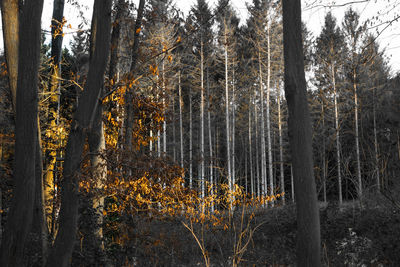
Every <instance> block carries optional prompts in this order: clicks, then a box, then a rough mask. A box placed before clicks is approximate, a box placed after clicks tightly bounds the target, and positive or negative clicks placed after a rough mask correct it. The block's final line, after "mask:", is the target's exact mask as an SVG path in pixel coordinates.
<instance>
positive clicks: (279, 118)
mask: <svg viewBox="0 0 400 267" xmlns="http://www.w3.org/2000/svg"><path fill="white" fill-rule="evenodd" d="M277 91H278V99H277V102H278V131H279V161H280V163H279V165H280V176H281V182H280V183H281V192H282V193H283V195H282V204H283V205H285V173H284V168H283V136H282V114H281V88H280V86H278V87H277Z"/></svg>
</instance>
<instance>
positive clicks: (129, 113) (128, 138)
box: [124, 0, 146, 150]
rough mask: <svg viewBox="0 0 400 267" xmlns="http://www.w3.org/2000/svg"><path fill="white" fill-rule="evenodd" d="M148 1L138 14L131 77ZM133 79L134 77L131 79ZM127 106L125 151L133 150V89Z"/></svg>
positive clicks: (126, 97)
mask: <svg viewBox="0 0 400 267" xmlns="http://www.w3.org/2000/svg"><path fill="white" fill-rule="evenodd" d="M145 2H146V0H140V2H139V8H138V12H137V18H136V23H135V34H134V40H133V47H132V62H131V67H130V76H133V73H134V72H135V69H136V62H137V58H138V48H139V33H140V28H141V26H142V18H143V10H144V4H145ZM130 78H131V79H132V78H133V77H130ZM125 103H126V104H125V105H126V118H125V122H124V125H125V140H124V141H125V149H127V150H131V149H132V128H133V121H132V113H133V106H132V92H131V88H128V89H127V90H126V94H125Z"/></svg>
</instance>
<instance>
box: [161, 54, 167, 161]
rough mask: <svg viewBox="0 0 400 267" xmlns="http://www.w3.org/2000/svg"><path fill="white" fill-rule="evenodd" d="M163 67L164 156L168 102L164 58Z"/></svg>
mask: <svg viewBox="0 0 400 267" xmlns="http://www.w3.org/2000/svg"><path fill="white" fill-rule="evenodd" d="M161 69H162V90H163V98H162V103H163V106H164V111H163V113H164V114H163V115H164V121H163V156H164V157H166V156H167V115H166V113H167V104H166V99H165V98H166V96H167V93H166V88H165V62H164V59H163V60H162V63H161Z"/></svg>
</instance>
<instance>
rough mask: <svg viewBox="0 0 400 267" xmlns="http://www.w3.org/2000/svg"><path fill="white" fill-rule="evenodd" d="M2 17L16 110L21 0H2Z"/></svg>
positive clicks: (9, 76)
mask: <svg viewBox="0 0 400 267" xmlns="http://www.w3.org/2000/svg"><path fill="white" fill-rule="evenodd" d="M0 5H1V18H2V24H3V40H4V51H5V59H6V63H7V71H8V81H9V85H10V91H11V96H12V104H13V108H14V111H16V110H17V102H16V101H17V79H18V58H19V57H18V46H19V34H18V30H19V28H18V27H19V0H2V1H0Z"/></svg>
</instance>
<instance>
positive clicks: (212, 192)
mask: <svg viewBox="0 0 400 267" xmlns="http://www.w3.org/2000/svg"><path fill="white" fill-rule="evenodd" d="M207 96H208V101H207V103H208V107H207V116H208V146H209V153H210V155H209V157H210V159H209V162H210V167H209V168H210V186H211V191H210V193H211V195H214V166H213V148H212V134H211V103H210V102H211V98H210V85H209V83H208V68H207ZM211 212H214V202H212V203H211Z"/></svg>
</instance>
